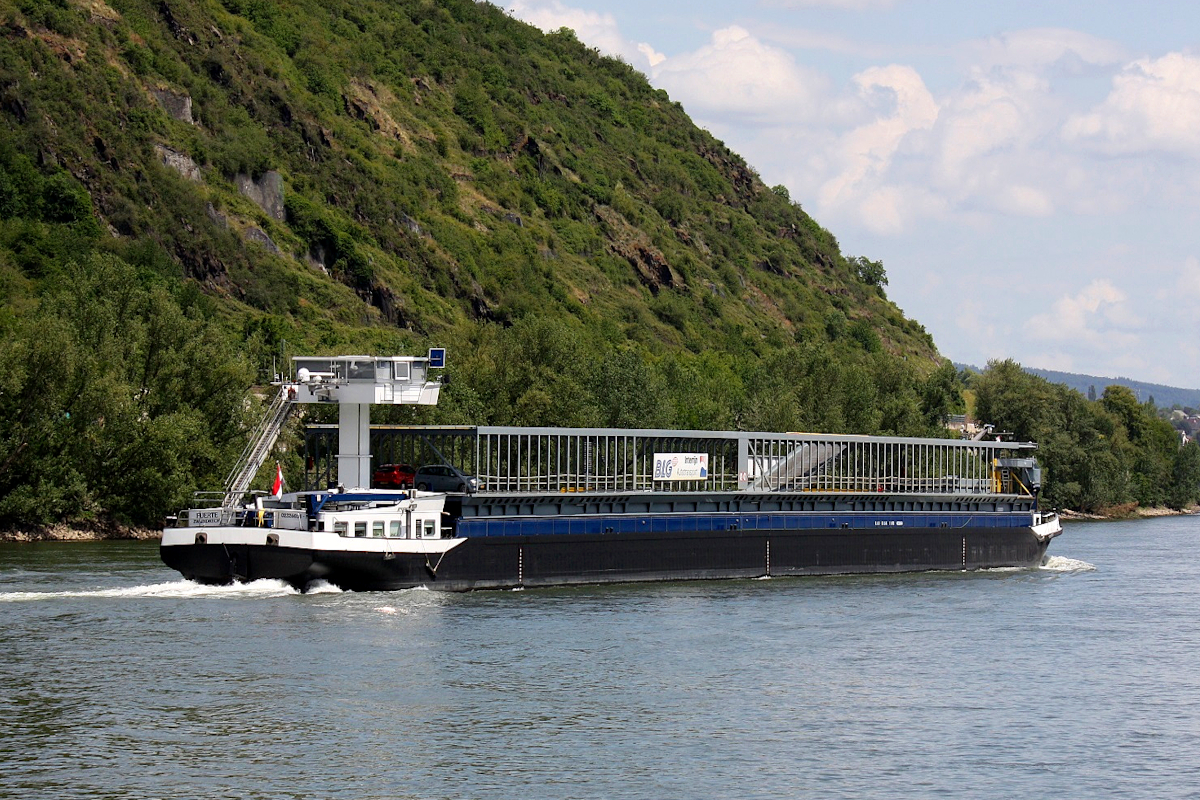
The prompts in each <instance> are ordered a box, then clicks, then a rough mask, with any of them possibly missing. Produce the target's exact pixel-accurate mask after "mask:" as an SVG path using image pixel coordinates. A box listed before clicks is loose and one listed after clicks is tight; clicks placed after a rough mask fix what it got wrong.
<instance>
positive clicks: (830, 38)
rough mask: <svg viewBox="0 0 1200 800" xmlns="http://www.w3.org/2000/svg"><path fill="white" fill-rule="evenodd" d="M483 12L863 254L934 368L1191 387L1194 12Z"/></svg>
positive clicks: (1154, 0) (565, 2) (1195, 220)
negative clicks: (921, 339)
mask: <svg viewBox="0 0 1200 800" xmlns="http://www.w3.org/2000/svg"><path fill="white" fill-rule="evenodd" d="M498 2H499V3H500V4H502V7H504V8H505V9H507V10H508V12H509V13H510V14H511V15H512V16H514V17H516V18H518V19H522V20H524V21H526V22H528V23H531V24H533V25H536V26H537V27H539V28H541V29H543V30H547V31H550V30H557V29H559V28H562V27H568V28H571V29H573V30H574V31H575V32H576V35H577V36H578V37H579V38H580V39H581V40H582V41H584V42H585V43H587V44H588V45H591V46H593V47H596V48H597V49H599V50H600V51H601V52H604V53H606V54H609V55H616V56H619V57H621V58H622V59H624V60H625V61H626V62H628V63H629V64H631V65H632V66H633V67H634V68H636V69H637V70H639V71H640V72H642V73H643V74H645V75H646V77H647V78H649V80H650V82H651V83H652V84H653V85H655V86H656V87H658V88H661V89H665V90H666V91H667V92H668V93H669V94H670V96H671V99H672V100H677V101H679V102H680V103H682V105H683V107H684V108H685V109H686V110H687V112H688V114H689V115H690V116H691V117H692V119H693V120H694V121H695V122H696V123H697V124H698V125H700V126H701V127H703V128H705V129H707V130H708V131H710V132H711V133H712V134H713V135H714V136H716V137H717V138H718V139H720V140H722V141H724V142H725V143H726V144H727V145H728V146H729V147H730V148H731V149H732V150H733V151H734V152H736V153H739V154H740V155H742V156H743V157H744V158H745V159H746V161H747V162H748V163H749V164H750V165H751V166H752V167H754V168H755V169H756V170H757V171H758V173H759V174H760V175H761V176H762V179H763V181H764V182H765V183H766V184H767V185H768V186H776V185H780V184H782V185H783V186H785V187H787V189H788V192H789V194H790V196H791V198H792V200H793V201H794V202H797V203H799V204H800V205H801V206H802V207H803V208H804V209H805V211H807V212H808V213H809V214H811V215H812V216H813V217H814V218H815V219H816V220H817V221H818V222H819V223H820V224H821V225H823V226H824V227H825V228H827V229H828V230H830V231H831V232H832V233H833V234H834V236H836V237H837V239H838V241H839V242H840V243H841V247H842V252H843V253H844V254H845V255H847V256H858V255H861V256H866V257H868V258H870V259H871V260H881V261H882V262H883V265H884V268H885V269H886V270H887V275H888V279H889V285H888V287H887V291H888V296H889V297H890V298H891V299H892V300H893V301H894V302H896V303H897V305H899V306H900V308H901V309H903V311H904V312H905V315H906V316H908V317H910V318H913V319H916V320H918V321H919V322H921V323H922V324H923V325H924V326H925V328H926V330H928V331H929V332H930V334H932V335H933V338H934V341H935V342H936V343H937V346H938V348H939V350H940V351H941V353H942V354H943V355H944V356H946V357H948V358H951V359H953V360H954V361H958V362H965V363H969V364H975V365H977V366H980V367H982V366H984V365H985V364H986V363H987V361H988V360H989V359H1002V358H1012V359H1014V360H1016V361H1018V362H1020V363H1021V364H1023V365H1024V366H1026V367H1040V368H1043V369H1053V370H1062V371H1066V372H1080V373H1086V374H1090V375H1099V376H1107V377H1129V378H1133V379H1136V380H1142V381H1149V382H1154V383H1164V384H1168V385H1173V386H1183V387H1188V388H1196V387H1200V4H1197V3H1184V2H1175V3H1169V2H1161V0H1144V2H1141V3H1138V4H1136V5H1135V4H1131V3H1128V2H1127V1H1126V2H1117V1H1116V0H1090V1H1089V2H1075V1H1074V0H1064V1H1062V2H1059V1H1058V0H1040V2H1013V1H1011V0H997V1H996V2H992V3H987V4H976V3H963V2H961V0H958V1H955V0H748V1H747V2H741V3H731V2H716V1H715V0H498Z"/></svg>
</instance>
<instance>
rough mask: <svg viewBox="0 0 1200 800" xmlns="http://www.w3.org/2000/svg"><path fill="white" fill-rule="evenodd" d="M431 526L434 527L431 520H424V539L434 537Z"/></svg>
mask: <svg viewBox="0 0 1200 800" xmlns="http://www.w3.org/2000/svg"><path fill="white" fill-rule="evenodd" d="M433 525H434V520H431V519H427V520H425V538H426V539H432V538H433V537H434V532H433Z"/></svg>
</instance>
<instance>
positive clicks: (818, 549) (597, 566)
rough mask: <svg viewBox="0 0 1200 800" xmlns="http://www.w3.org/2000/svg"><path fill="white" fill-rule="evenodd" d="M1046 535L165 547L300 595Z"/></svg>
mask: <svg viewBox="0 0 1200 800" xmlns="http://www.w3.org/2000/svg"><path fill="white" fill-rule="evenodd" d="M1048 544H1049V538H1040V537H1038V536H1037V535H1035V533H1034V532H1033V530H1032V529H1030V528H1028V527H978V528H925V529H920V528H909V529H904V530H898V529H891V530H855V529H847V528H842V529H836V530H761V529H760V530H754V531H737V530H726V531H710V532H686V533H681V532H677V533H669V532H661V533H659V532H656V533H650V532H646V533H628V534H626V533H611V534H600V535H575V534H571V535H561V536H558V535H538V536H486V537H478V538H467V539H463V540H461V541H459V542H457V543H456V545H455V546H454V547H453V548H451V549H449V550H447V551H446V552H444V553H430V554H423V553H404V552H378V551H377V552H361V551H360V552H350V551H329V550H305V549H297V548H289V547H280V546H278V545H274V546H272V545H250V544H188V545H174V546H170V547H166V546H164V547H163V548H162V557H163V560H164V561H165V562H166V563H167V565H168V566H170V567H172V568H173V569H176V570H178V571H179V572H181V573H182V574H183V576H184V577H185V578H188V579H191V580H195V581H198V582H202V583H215V584H224V583H231V582H234V581H253V580H258V579H263V578H272V579H279V580H284V581H287V582H289V583H291V584H293V585H295V586H297V587H298V588H303V587H304V586H306V585H307V584H308V583H310V582H312V581H315V580H326V581H328V582H330V583H332V584H334V585H336V586H339V587H341V588H343V589H347V590H357V591H381V590H395V589H408V588H415V587H418V586H425V587H428V588H430V589H440V590H446V591H468V590H472V589H508V588H516V587H540V586H563V585H571V584H600V583H624V582H634V581H672V580H713V579H732V578H758V577H763V576H792V575H796V576H799V575H835V574H869V573H895V572H924V571H930V570H951V571H962V570H977V569H990V568H997V567H1035V566H1038V565H1040V564H1041V563H1042V559H1043V557H1044V556H1045V553H1046V547H1047V545H1048Z"/></svg>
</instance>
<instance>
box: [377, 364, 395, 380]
mask: <svg viewBox="0 0 1200 800" xmlns="http://www.w3.org/2000/svg"><path fill="white" fill-rule="evenodd" d="M391 379H392V362H390V361H376V362H375V380H377V381H390V380H391Z"/></svg>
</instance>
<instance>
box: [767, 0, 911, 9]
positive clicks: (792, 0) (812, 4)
mask: <svg viewBox="0 0 1200 800" xmlns="http://www.w3.org/2000/svg"><path fill="white" fill-rule="evenodd" d="M759 5H761V6H763V7H764V8H818V7H824V8H841V9H845V10H847V11H867V10H870V9H882V8H891V7H892V6H893V5H895V2H894V0H760V2H759Z"/></svg>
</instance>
